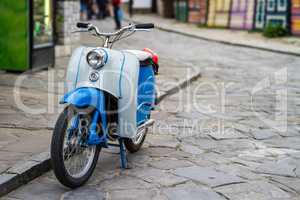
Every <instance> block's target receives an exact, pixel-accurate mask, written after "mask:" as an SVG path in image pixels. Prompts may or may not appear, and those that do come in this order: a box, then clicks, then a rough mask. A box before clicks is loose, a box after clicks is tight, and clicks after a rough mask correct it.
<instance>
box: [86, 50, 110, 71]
mask: <svg viewBox="0 0 300 200" xmlns="http://www.w3.org/2000/svg"><path fill="white" fill-rule="evenodd" d="M86 61H87V63H88V64H89V66H91V67H92V68H93V69H99V68H100V67H103V66H104V64H105V53H104V52H103V51H101V50H93V51H90V52H89V53H88V54H87V56H86Z"/></svg>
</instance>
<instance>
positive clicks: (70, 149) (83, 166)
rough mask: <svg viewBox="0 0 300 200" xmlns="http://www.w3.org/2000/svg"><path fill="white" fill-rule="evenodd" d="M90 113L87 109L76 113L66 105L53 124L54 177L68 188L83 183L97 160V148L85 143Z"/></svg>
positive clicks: (52, 152) (98, 149) (98, 150)
mask: <svg viewBox="0 0 300 200" xmlns="http://www.w3.org/2000/svg"><path fill="white" fill-rule="evenodd" d="M91 115H92V112H90V111H86V112H85V111H82V110H81V111H80V112H77V111H76V110H75V109H74V108H73V107H72V106H69V107H67V108H66V109H65V110H64V111H63V113H61V114H60V116H59V118H58V120H57V122H56V125H55V129H54V132H53V136H52V142H51V161H52V166H53V170H54V174H55V176H56V177H57V179H58V180H59V181H60V182H61V183H62V184H63V185H65V186H67V187H70V188H76V187H79V186H81V185H83V184H84V183H85V182H86V181H87V180H88V179H89V178H90V176H91V175H92V173H93V171H94V169H95V167H96V164H97V161H98V157H99V153H100V147H99V146H95V145H93V146H89V145H86V142H87V137H88V129H89V126H90V123H91Z"/></svg>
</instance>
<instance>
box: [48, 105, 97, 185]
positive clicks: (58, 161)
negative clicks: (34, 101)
mask: <svg viewBox="0 0 300 200" xmlns="http://www.w3.org/2000/svg"><path fill="white" fill-rule="evenodd" d="M74 113H76V111H75V109H74V108H73V107H72V106H68V107H67V108H66V109H65V110H64V111H63V112H62V113H61V114H60V116H59V118H58V120H57V122H56V125H55V128H54V131H53V136H52V141H51V151H50V152H51V163H52V167H53V171H54V174H55V176H56V178H57V179H58V180H59V182H60V183H61V184H63V185H64V186H67V187H69V188H77V187H80V186H82V185H83V184H85V183H86V182H87V181H88V179H89V178H90V176H91V175H92V173H93V171H94V169H95V167H96V165H97V161H98V157H99V153H100V150H101V148H100V147H99V146H97V148H96V151H95V155H94V158H93V161H92V164H91V166H90V168H89V170H88V171H87V173H85V175H83V176H82V177H80V178H74V177H72V176H70V175H69V173H68V172H67V170H66V168H65V165H64V160H63V142H64V137H65V134H66V129H67V125H68V120H69V119H70V117H71V115H73V114H74Z"/></svg>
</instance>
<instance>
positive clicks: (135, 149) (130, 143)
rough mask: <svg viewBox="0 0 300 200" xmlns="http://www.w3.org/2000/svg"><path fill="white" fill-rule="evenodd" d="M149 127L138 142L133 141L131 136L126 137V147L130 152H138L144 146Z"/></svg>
mask: <svg viewBox="0 0 300 200" xmlns="http://www.w3.org/2000/svg"><path fill="white" fill-rule="evenodd" d="M147 131H148V130H147V129H146V133H145V134H144V135H143V137H142V139H141V141H140V142H139V143H138V144H135V143H134V142H133V140H132V139H130V138H125V139H124V144H125V147H126V149H127V150H128V151H129V152H130V153H136V152H138V151H139V150H140V148H141V147H142V146H143V143H144V141H145V139H146V136H147Z"/></svg>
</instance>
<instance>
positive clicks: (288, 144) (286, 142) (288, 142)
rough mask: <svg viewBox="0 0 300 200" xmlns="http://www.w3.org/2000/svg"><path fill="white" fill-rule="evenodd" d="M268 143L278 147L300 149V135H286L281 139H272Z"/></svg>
mask: <svg viewBox="0 0 300 200" xmlns="http://www.w3.org/2000/svg"><path fill="white" fill-rule="evenodd" d="M266 144H267V145H268V146H271V147H277V148H290V149H297V150H300V137H286V138H280V139H270V140H267V141H266Z"/></svg>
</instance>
